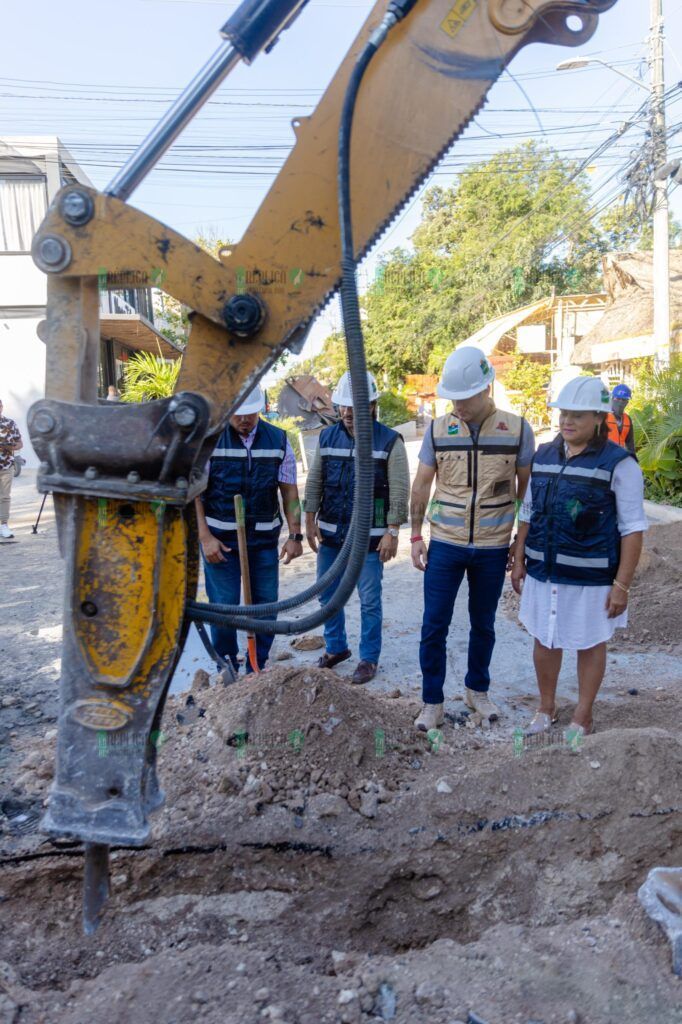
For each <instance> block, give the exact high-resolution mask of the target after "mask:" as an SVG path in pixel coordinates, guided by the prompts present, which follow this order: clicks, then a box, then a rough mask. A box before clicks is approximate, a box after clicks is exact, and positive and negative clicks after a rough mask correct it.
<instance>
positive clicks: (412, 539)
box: [410, 534, 424, 544]
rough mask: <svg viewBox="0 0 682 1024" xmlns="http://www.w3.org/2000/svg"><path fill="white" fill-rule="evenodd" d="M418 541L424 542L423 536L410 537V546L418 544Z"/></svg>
mask: <svg viewBox="0 0 682 1024" xmlns="http://www.w3.org/2000/svg"><path fill="white" fill-rule="evenodd" d="M418 540H424V538H423V537H422V535H421V534H419V536H418V537H410V544H416V542H417V541H418Z"/></svg>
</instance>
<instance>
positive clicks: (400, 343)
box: [364, 142, 606, 386]
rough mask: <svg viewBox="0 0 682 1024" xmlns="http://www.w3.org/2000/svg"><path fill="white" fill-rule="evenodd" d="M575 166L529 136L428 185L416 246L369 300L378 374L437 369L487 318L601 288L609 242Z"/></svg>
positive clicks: (372, 359) (396, 255)
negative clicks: (444, 181) (448, 182)
mask: <svg viewBox="0 0 682 1024" xmlns="http://www.w3.org/2000/svg"><path fill="white" fill-rule="evenodd" d="M575 171H576V165H575V164H574V163H572V162H571V161H567V160H564V159H563V158H561V157H560V156H559V155H558V154H557V153H556V152H555V151H554V150H551V149H549V148H547V147H544V146H540V145H537V144H536V143H532V142H531V143H524V144H523V145H520V146H517V147H515V148H513V149H510V150H506V151H503V152H501V153H498V154H496V155H495V157H493V158H492V159H491V160H489V161H487V162H484V163H480V164H476V165H474V166H472V167H470V168H469V169H468V170H466V171H465V172H464V173H463V174H462V175H460V178H459V181H458V183H457V184H456V185H453V186H452V187H451V188H441V187H435V188H431V189H429V190H428V191H427V193H426V194H425V197H424V201H423V215H422V221H421V224H420V225H419V227H418V228H417V230H416V232H415V234H414V235H413V239H412V240H413V243H414V249H415V251H414V253H413V254H412V253H409V252H407V251H406V250H401V249H398V250H395V251H394V252H392V253H390V254H389V256H388V258H387V259H386V261H385V262H384V263H383V264H382V265H381V267H380V268H379V272H378V274H377V278H376V280H375V281H374V282H373V284H372V285H371V286H370V288H369V289H368V292H367V294H366V295H365V297H364V306H365V310H366V313H367V321H366V324H365V338H366V344H367V362H368V364H369V365H370V366H371V367H372V368H373V369H374V370H375V372H379V373H384V372H385V373H386V374H387V375H388V379H389V381H390V383H391V384H392V385H394V386H395V385H397V384H398V383H399V382H401V381H402V380H403V379H404V377H405V375H406V374H408V373H429V372H437V371H438V370H440V368H441V367H442V364H443V361H444V359H445V357H446V356H447V355H448V354H449V353H450V352H451V351H452V350H453V349H454V348H455V347H456V345H457V344H458V343H459V342H461V341H463V340H464V339H465V338H467V337H469V335H471V334H472V333H473V332H474V331H475V330H476V329H477V328H479V327H480V326H482V325H483V324H484V323H485V322H486V321H487V320H490V319H492V318H494V317H496V316H498V315H500V314H502V313H505V312H508V311H509V310H511V309H514V308H515V307H517V306H522V305H524V304H527V303H530V302H532V301H534V300H536V299H538V298H541V297H544V296H546V295H547V294H549V293H551V292H552V290H553V289H554V290H555V291H556V293H558V294H570V293H575V292H581V291H593V290H597V289H598V288H599V287H600V260H599V257H600V254H601V252H603V251H604V250H605V248H606V242H605V240H604V239H603V237H602V235H601V234H600V232H599V230H598V228H597V227H596V226H595V225H594V224H593V222H592V220H591V218H590V215H589V209H590V188H589V181H588V179H587V177H586V176H585V175H578V176H577V177H574V175H575Z"/></svg>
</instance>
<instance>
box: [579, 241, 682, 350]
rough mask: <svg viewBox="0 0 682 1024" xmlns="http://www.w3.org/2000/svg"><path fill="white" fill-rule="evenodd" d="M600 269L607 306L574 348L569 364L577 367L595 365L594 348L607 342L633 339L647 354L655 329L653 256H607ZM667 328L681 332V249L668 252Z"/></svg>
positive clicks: (646, 254) (637, 253) (634, 254)
mask: <svg viewBox="0 0 682 1024" xmlns="http://www.w3.org/2000/svg"><path fill="white" fill-rule="evenodd" d="M602 266H603V270H604V286H605V289H606V292H607V294H608V296H609V305H608V306H607V307H606V310H605V312H604V315H603V316H602V317H601V318H600V319H599V321H598V322H597V323H596V324H595V326H594V327H593V328H592V330H591V331H588V333H587V334H586V335H585V336H584V337H583V338H582V339H581V340H580V341H579V342H578V344H577V345H576V347H575V349H574V351H573V356H572V358H571V362H572V363H574V364H576V365H578V366H585V365H586V364H589V363H594V362H598V361H599V360H597V359H596V358H595V357H594V356H595V354H594V351H593V350H594V347H595V345H602V344H605V343H607V342H614V341H625V340H628V339H636V340H637V341H638V342H640V341H641V347H642V349H643V351H642V353H641V354H642V355H643V356H644V355H649V354H650V352H649V349H648V348H647V347H646V343H647V341H650V340H651V338H652V336H653V330H654V299H653V258H652V254H651V253H648V252H617V253H609V254H607V255H606V256H604V257H603V258H602ZM670 325H671V333H673V332H675V331H677V330H680V329H682V249H671V250H670ZM636 351H637V347H635V353H636ZM630 358H636V355H632V356H630Z"/></svg>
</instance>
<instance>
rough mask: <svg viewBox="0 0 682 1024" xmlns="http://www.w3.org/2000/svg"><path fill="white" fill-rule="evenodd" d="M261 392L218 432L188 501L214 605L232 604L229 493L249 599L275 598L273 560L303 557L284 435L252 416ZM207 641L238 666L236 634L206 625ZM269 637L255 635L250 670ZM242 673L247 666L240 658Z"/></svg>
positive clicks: (263, 658)
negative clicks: (203, 481) (201, 484)
mask: <svg viewBox="0 0 682 1024" xmlns="http://www.w3.org/2000/svg"><path fill="white" fill-rule="evenodd" d="M264 406H265V397H264V395H263V392H262V390H261V388H260V387H257V388H255V389H254V391H252V392H251V394H250V395H249V396H248V397H247V398H246V399H245V401H244V402H243V403H242V405H241V406H240V407H239V408H238V409H237V411H236V412H235V413H234V414H233V415H232V416H231V417H230V421H229V423H228V425H227V427H226V428H225V430H224V431H223V433H222V434H221V435H220V438H219V440H218V443H217V445H216V447H215V449H214V451H213V454H212V456H211V463H210V467H209V474H208V486H207V487H206V490H205V491H204V493H203V494H202V495H201V496H200V497H199V498H197V499H196V503H195V504H196V512H197V523H198V528H199V541H200V543H201V550H202V554H203V556H204V575H205V579H206V593H207V594H208V598H209V600H210V601H211V602H214V603H217V604H239V600H240V592H241V570H240V566H239V548H238V544H237V522H236V519H235V511H234V498H235V495H237V494H241V496H242V498H243V500H244V518H245V523H246V544H247V551H248V556H249V576H250V578H251V596H252V598H253V603H254V604H270V602H272V601H276V600H277V594H278V590H279V561H280V560H282V559H283V560H284V564H285V565H287V564H288V563H289V562H290V561H291V560H292V559H293V558H298V557H299V555H302V554H303V545H302V543H301V542H302V540H303V535H302V533H301V532H300V531H301V509H300V502H299V497H298V487H297V486H296V459H295V457H294V453H293V451H292V448H291V445H290V444H289V441H288V440H287V435H286V433H285V432H284V431H283V430H281V429H280V428H279V427H275V426H274V425H273V424H272V423H268V421H267V420H263V419H261V418H260V413H261V411H262V409H263V408H264ZM280 495H281V498H282V504H283V506H284V515H285V517H286V520H287V523H288V526H289V536H288V538H287V540H286V541H285V543H284V546H283V547H282V550H281V553H280V554H279V557H278V550H277V549H278V543H279V534H280V530H281V529H282V512H281V509H280ZM211 637H212V640H213V646H214V647H215V649H216V651H217V652H218V654H220V655H222V657H223V658H229V659H230V661H231V662H232V665H233V666H234V668H235V670H238V667H239V662H238V660H237V655H238V652H239V647H238V645H237V632H236V630H234V629H219V628H218V627H217V626H212V627H211ZM273 640H274V637H273V636H268V635H266V634H265V633H258V634H257V635H256V660H257V662H258V668H259V669H262V668H264V667H265V663H266V662H267V660H268V655H269V653H270V648H271V647H272V642H273ZM246 671H247V673H248V672H251V671H253V669H252V667H251V665H250V663H249V659H248V657H247V658H246Z"/></svg>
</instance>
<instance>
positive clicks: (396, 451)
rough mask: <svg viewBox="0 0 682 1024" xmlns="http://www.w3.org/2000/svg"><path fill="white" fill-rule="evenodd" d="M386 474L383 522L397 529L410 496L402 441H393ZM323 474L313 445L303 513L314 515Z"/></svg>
mask: <svg viewBox="0 0 682 1024" xmlns="http://www.w3.org/2000/svg"><path fill="white" fill-rule="evenodd" d="M386 470H387V472H388V493H389V505H388V514H387V516H386V522H387V523H388V524H389V525H390V526H401V525H402V524H403V523H406V522H407V511H408V502H409V497H410V469H409V465H408V461H407V452H406V451H405V445H404V444H403V443H402V441H396V443H395V444H394V445H393V447H392V448H391V451H390V454H389V456H388V463H387V466H386ZM322 489H323V474H322V456H321V455H320V446H319V444H318V445H317V447H316V449H315V454H314V455H313V458H312V461H311V463H310V468H309V470H308V478H307V480H306V485H305V498H304V505H303V507H304V511H305V512H312V513H314V514H316V513H317V512H318V511H319V509H320V505H321V503H322Z"/></svg>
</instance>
